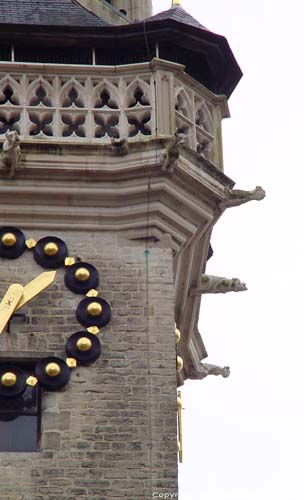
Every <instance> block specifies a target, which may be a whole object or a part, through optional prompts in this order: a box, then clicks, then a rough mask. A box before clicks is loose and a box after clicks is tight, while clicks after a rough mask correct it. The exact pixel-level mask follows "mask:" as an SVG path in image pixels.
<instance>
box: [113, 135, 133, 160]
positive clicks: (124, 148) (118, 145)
mask: <svg viewBox="0 0 304 500" xmlns="http://www.w3.org/2000/svg"><path fill="white" fill-rule="evenodd" d="M111 149H112V151H113V153H115V154H117V155H119V156H124V155H126V154H128V152H129V144H128V139H127V137H124V138H122V139H115V138H114V137H111Z"/></svg>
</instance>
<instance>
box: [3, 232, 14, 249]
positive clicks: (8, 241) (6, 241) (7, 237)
mask: <svg viewBox="0 0 304 500" xmlns="http://www.w3.org/2000/svg"><path fill="white" fill-rule="evenodd" d="M16 241H17V238H16V236H15V235H14V233H5V234H4V235H3V236H2V243H3V245H4V246H5V247H13V246H14V245H15V244H16Z"/></svg>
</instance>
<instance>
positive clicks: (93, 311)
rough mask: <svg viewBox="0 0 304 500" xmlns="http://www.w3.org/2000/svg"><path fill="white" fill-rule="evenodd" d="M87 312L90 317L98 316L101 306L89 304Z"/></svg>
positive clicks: (95, 303)
mask: <svg viewBox="0 0 304 500" xmlns="http://www.w3.org/2000/svg"><path fill="white" fill-rule="evenodd" d="M87 312H88V314H89V315H90V316H100V314H101V313H102V305H101V304H99V302H91V303H90V304H89V305H88V307H87Z"/></svg>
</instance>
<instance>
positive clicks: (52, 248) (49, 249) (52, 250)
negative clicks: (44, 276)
mask: <svg viewBox="0 0 304 500" xmlns="http://www.w3.org/2000/svg"><path fill="white" fill-rule="evenodd" d="M58 250H59V248H58V245H57V244H56V243H54V242H53V241H50V242H49V243H47V244H46V245H44V253H45V255H48V256H49V257H53V256H54V255H56V254H57V253H58Z"/></svg>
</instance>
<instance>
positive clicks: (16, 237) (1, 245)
mask: <svg viewBox="0 0 304 500" xmlns="http://www.w3.org/2000/svg"><path fill="white" fill-rule="evenodd" d="M25 248H26V246H25V236H24V234H23V232H22V231H20V229H18V228H17V227H12V226H4V227H1V228H0V257H3V258H4V259H18V257H20V255H22V254H23V252H24V250H25Z"/></svg>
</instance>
